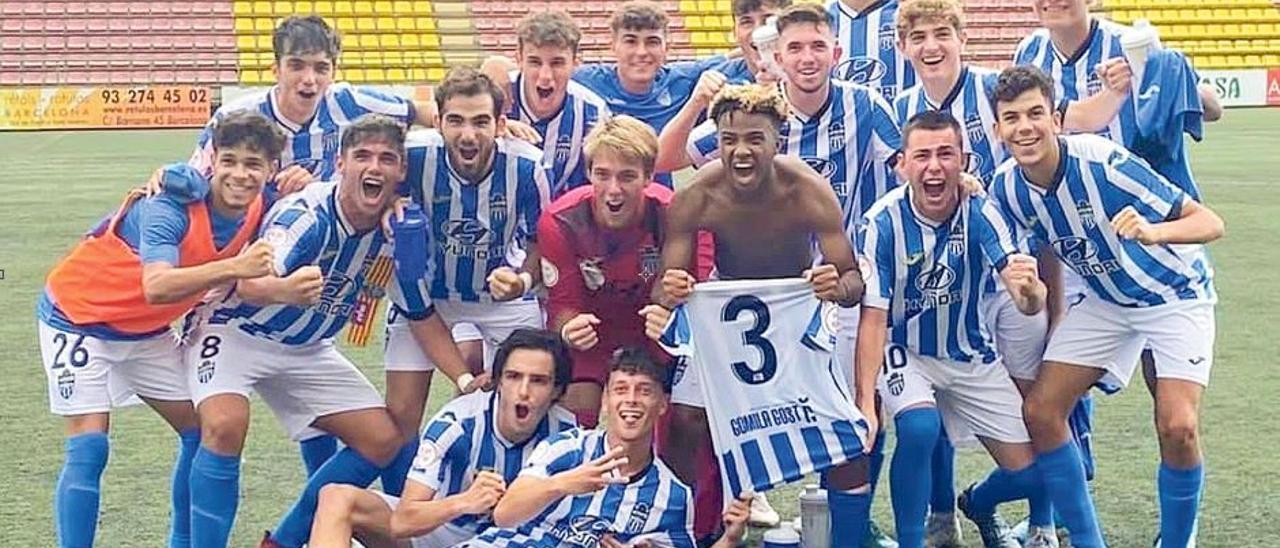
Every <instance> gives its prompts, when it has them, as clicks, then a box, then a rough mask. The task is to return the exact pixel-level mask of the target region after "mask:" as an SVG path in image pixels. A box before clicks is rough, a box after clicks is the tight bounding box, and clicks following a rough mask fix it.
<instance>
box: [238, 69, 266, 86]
mask: <svg viewBox="0 0 1280 548" xmlns="http://www.w3.org/2000/svg"><path fill="white" fill-rule="evenodd" d="M240 81H241V82H244V83H245V84H250V85H252V84H260V83H262V80H261V79H259V77H258V71H256V70H241V71H240Z"/></svg>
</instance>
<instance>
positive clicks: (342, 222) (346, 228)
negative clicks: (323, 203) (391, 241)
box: [329, 181, 376, 236]
mask: <svg viewBox="0 0 1280 548" xmlns="http://www.w3.org/2000/svg"><path fill="white" fill-rule="evenodd" d="M341 185H342V182H341V181H339V182H337V183H334V184H333V192H331V193H330V194H329V207H332V208H333V211H334V218H336V219H337V220H338V228H339V229H341V230H342V233H343V234H344V235H346V236H356V235H359V233H358V232H356V229H355V227H353V226H351V221H348V220H347V214H346V213H345V212H343V211H342V200H339V199H338V189H339V188H340V186H341ZM375 230H376V229H375Z"/></svg>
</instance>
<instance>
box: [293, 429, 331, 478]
mask: <svg viewBox="0 0 1280 548" xmlns="http://www.w3.org/2000/svg"><path fill="white" fill-rule="evenodd" d="M298 449H299V450H300V451H301V452H302V464H303V465H304V466H306V467H307V477H308V478H309V477H311V476H314V475H316V470H319V469H320V467H321V466H324V463H325V462H326V461H328V460H329V459H330V458H331V457H333V455H334V454H335V453H337V452H338V438H337V437H336V436H333V435H332V434H325V435H323V436H316V437H314V438H310V439H305V440H302V441H301V442H298Z"/></svg>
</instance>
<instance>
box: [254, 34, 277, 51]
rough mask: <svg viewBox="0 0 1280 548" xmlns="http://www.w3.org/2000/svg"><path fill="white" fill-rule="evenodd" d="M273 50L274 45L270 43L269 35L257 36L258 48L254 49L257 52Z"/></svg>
mask: <svg viewBox="0 0 1280 548" xmlns="http://www.w3.org/2000/svg"><path fill="white" fill-rule="evenodd" d="M274 48H275V44H272V43H271V35H270V34H262V35H259V36H258V47H257V48H255V49H257V50H259V51H271V50H272V49H274Z"/></svg>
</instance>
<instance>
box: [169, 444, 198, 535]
mask: <svg viewBox="0 0 1280 548" xmlns="http://www.w3.org/2000/svg"><path fill="white" fill-rule="evenodd" d="M199 448H200V429H199V428H192V429H189V430H183V431H182V432H179V433H178V458H177V459H175V461H174V463H173V481H172V485H171V486H170V488H169V502H170V505H171V506H172V510H171V512H172V515H171V516H170V519H171V520H172V523H170V524H169V548H187V547H189V546H191V461H192V459H195V458H196V450H197V449H199Z"/></svg>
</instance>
